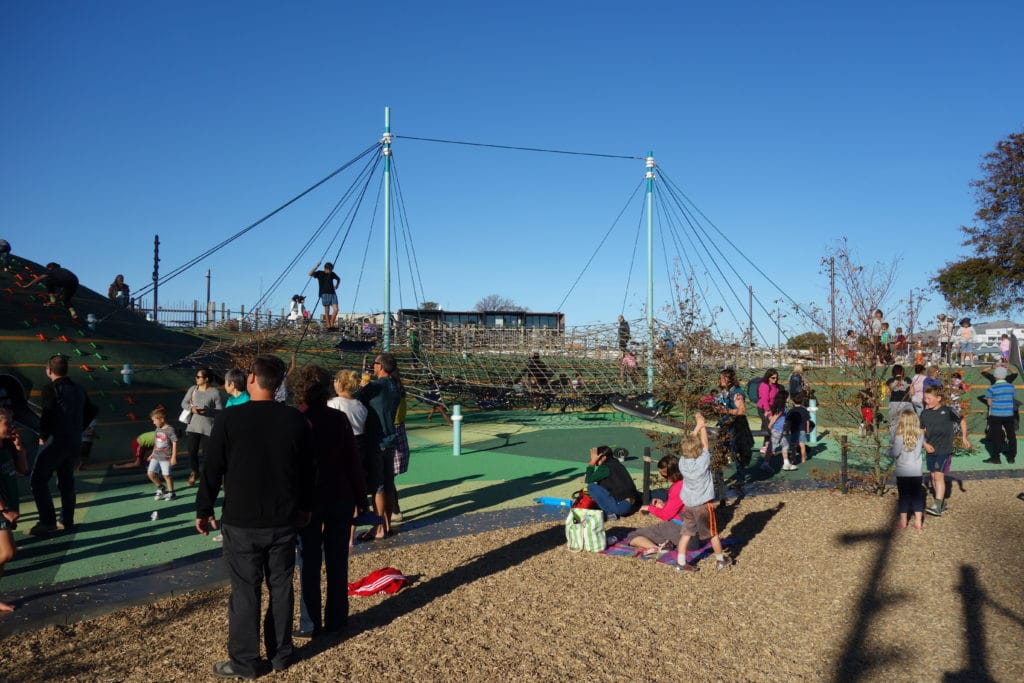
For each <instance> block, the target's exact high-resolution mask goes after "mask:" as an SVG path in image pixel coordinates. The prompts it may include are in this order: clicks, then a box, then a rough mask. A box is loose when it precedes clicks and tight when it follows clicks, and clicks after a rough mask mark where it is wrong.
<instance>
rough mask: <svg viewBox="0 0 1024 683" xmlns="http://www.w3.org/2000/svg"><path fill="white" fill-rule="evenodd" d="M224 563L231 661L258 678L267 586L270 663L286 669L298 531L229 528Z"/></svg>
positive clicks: (266, 628) (265, 629) (266, 640)
mask: <svg viewBox="0 0 1024 683" xmlns="http://www.w3.org/2000/svg"><path fill="white" fill-rule="evenodd" d="M222 533H223V535H224V563H225V565H227V569H228V576H229V578H230V579H231V596H230V597H229V598H228V656H229V657H231V666H232V667H233V668H234V670H235V671H236V672H238V673H239V674H241V675H243V676H255V675H256V673H257V665H258V664H259V661H260V599H261V597H262V593H263V582H264V580H265V581H266V583H267V588H268V589H269V590H270V602H269V604H268V605H267V613H266V615H265V617H264V619H263V643H264V646H265V647H266V650H267V659H269V660H270V663H271V664H272V665H273V666H274V668H278V669H283V668H284V667H286V666H287V665H288V663H289V660H290V659H291V655H292V650H293V647H292V610H293V609H294V607H295V593H294V591H293V589H292V577H293V575H294V573H295V528H294V527H290V526H289V527H274V528H269V529H247V528H243V527H238V526H234V525H230V524H224V525H223V529H222Z"/></svg>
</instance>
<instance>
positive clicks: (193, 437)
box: [185, 432, 210, 472]
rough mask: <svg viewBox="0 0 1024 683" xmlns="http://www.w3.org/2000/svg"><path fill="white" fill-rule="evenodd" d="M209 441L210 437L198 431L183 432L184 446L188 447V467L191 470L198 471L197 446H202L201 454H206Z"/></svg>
mask: <svg viewBox="0 0 1024 683" xmlns="http://www.w3.org/2000/svg"><path fill="white" fill-rule="evenodd" d="M209 443H210V437H208V436H206V434H199V433H198V432H185V447H186V448H188V468H189V469H190V470H192V471H193V472H198V471H199V448H200V447H202V449H203V455H205V454H206V446H207V444H209Z"/></svg>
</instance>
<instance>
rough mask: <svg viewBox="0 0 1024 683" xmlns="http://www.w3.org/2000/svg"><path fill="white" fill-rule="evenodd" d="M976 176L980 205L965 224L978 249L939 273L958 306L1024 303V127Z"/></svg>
mask: <svg viewBox="0 0 1024 683" xmlns="http://www.w3.org/2000/svg"><path fill="white" fill-rule="evenodd" d="M981 171H982V173H983V177H982V178H981V179H980V180H975V181H972V182H971V187H973V188H974V190H975V192H974V195H975V199H976V201H977V203H978V210H977V211H976V212H975V214H974V218H975V222H974V224H973V225H965V226H961V228H960V229H961V230H962V231H963V233H964V235H965V237H966V239H965V240H964V242H963V243H964V246H969V247H973V249H974V254H973V255H972V256H970V257H968V258H965V259H962V260H960V261H953V262H951V263H947V264H946V266H945V267H943V268H942V269H941V270H939V272H938V274H937V275H936V276H935V277H934V278H933V280H932V281H933V282H934V283H935V285H936V287H937V288H938V289H939V291H940V292H941V293H942V295H943V296H944V297H945V298H946V301H947V302H949V304H950V305H951V306H952V307H954V308H960V309H966V310H974V311H978V312H979V313H994V312H997V311H1002V312H1005V311H1009V310H1010V309H1013V308H1017V307H1019V306H1021V305H1024V132H1020V133H1012V134H1010V135H1009V136H1008V137H1007V138H1006V139H1004V140H1000V141H999V142H998V143H996V147H995V149H994V150H992V151H991V152H989V153H988V154H986V155H985V156H984V158H983V161H982V164H981Z"/></svg>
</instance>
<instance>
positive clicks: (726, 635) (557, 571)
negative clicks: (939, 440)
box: [0, 480, 1024, 682]
mask: <svg viewBox="0 0 1024 683" xmlns="http://www.w3.org/2000/svg"><path fill="white" fill-rule="evenodd" d="M965 486H966V488H967V490H966V492H960V491H957V492H956V493H955V494H954V497H953V499H952V501H951V505H950V511H949V512H948V513H947V514H946V515H945V516H943V517H942V518H939V519H932V518H929V519H927V520H926V527H925V529H924V531H914V530H912V529H907V530H899V531H897V530H894V529H893V524H892V522H893V518H894V506H895V496H894V495H890V496H887V497H885V498H883V499H879V498H877V497H871V496H868V495H864V494H857V495H846V496H843V495H840V494H838V493H834V492H829V491H812V492H790V493H784V494H778V495H767V496H758V497H753V498H746V499H744V500H742V501H740V502H739V503H736V504H730V505H729V506H728V507H726V508H725V509H723V510H722V511H721V513H722V515H723V517H724V518H725V519H724V520H723V521H725V522H726V523H725V524H724V525H723V527H724V533H723V536H724V537H725V538H732V539H734V541H733V543H732V544H731V545H730V547H729V551H730V553H731V554H732V555H733V557H734V558H735V559H736V566H735V567H734V568H732V569H731V570H725V571H721V572H718V571H715V569H714V562H713V560H704V561H702V562H701V564H700V567H701V570H700V571H699V572H698V573H696V574H693V575H683V574H680V573H678V572H675V571H673V570H672V569H671V568H670V567H667V566H666V565H663V564H659V563H655V562H651V561H641V560H637V559H630V558H615V557H608V556H603V555H594V554H573V553H570V552H568V551H567V550H566V549H565V547H564V534H563V530H562V528H561V526H557V525H552V524H547V523H544V524H534V525H530V526H526V527H521V528H515V529H508V530H503V531H496V532H489V533H482V534H478V535H475V536H470V537H462V538H456V539H450V540H442V541H436V542H433V543H429V544H421V545H414V546H405V547H400V548H394V549H390V550H380V551H373V552H368V553H360V554H358V555H355V556H353V557H352V559H351V563H350V572H351V576H352V577H358V576H362V575H364V574H366V573H368V572H369V571H371V570H372V569H375V568H378V567H382V566H394V567H397V568H399V569H401V570H402V571H403V572H405V573H406V574H408V575H412V576H415V577H416V583H415V585H413V586H412V587H410V588H406V589H405V590H403V591H402V592H400V593H398V594H396V595H392V596H378V597H372V598H353V599H352V601H351V620H350V631H349V633H348V634H347V636H346V637H344V638H323V639H316V640H313V641H310V642H308V644H306V645H304V646H302V647H301V648H300V649H299V656H298V661H296V662H295V664H294V665H293V666H292V667H291V668H290V669H289V670H288V671H286V672H283V673H274V674H268V675H267V676H266V677H267V678H268V679H269V680H273V681H341V680H352V681H495V680H508V681H565V680H574V679H576V680H579V679H581V678H582V679H586V680H595V681H613V680H615V681H617V680H635V681H661V680H664V681H669V680H711V681H824V680H865V681H874V680H885V681H887V682H889V681H942V680H962V681H967V680H971V681H974V680H997V681H1020V680H1024V648H1021V643H1024V572H1022V562H1021V560H1022V557H1024V552H1022V548H1024V501H1021V500H1019V499H1018V498H1017V497H1016V496H1017V494H1018V493H1019V492H1020V491H1021V489H1022V482H1021V481H1020V480H994V481H968V482H965ZM646 521H647V520H644V519H640V518H632V519H629V520H623V521H622V522H619V523H616V524H615V525H613V529H612V531H613V532H614V531H615V530H616V529H625V528H627V527H629V526H631V524H635V525H637V526H639V525H641V524H643V523H645V522H646ZM226 604H227V590H226V589H220V590H214V591H207V592H201V593H196V594H193V595H187V596H181V597H176V598H171V599H166V600H162V601H159V602H155V603H153V604H150V605H145V606H138V607H132V608H129V609H125V610H122V611H120V612H116V613H113V614H110V615H108V616H105V617H102V618H98V619H94V620H91V621H85V622H80V623H77V624H74V625H72V626H64V627H47V628H45V629H42V630H40V631H36V632H32V633H27V634H26V633H23V634H19V635H16V636H13V637H11V638H8V639H7V640H6V641H5V642H4V643H3V648H2V649H0V672H2V674H0V677H2V678H3V679H4V680H9V681H49V680H62V681H194V680H209V679H212V678H213V677H212V675H211V674H210V666H211V665H212V663H213V662H214V661H216V660H219V659H223V658H225V657H226V651H225V630H226V622H227V608H226Z"/></svg>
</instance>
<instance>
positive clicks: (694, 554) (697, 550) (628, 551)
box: [599, 538, 732, 566]
mask: <svg viewBox="0 0 1024 683" xmlns="http://www.w3.org/2000/svg"><path fill="white" fill-rule="evenodd" d="M699 543H700V541H698V542H697V544H699ZM697 544H694V543H691V548H690V550H687V551H686V561H687V562H696V561H697V560H700V559H702V558H704V557H706V556H708V555H710V554H711V540H710V539H708V540H707V541H705V542H704V543H703V544H701V545H699V547H698V545H697ZM731 544H732V539H727V538H723V539H722V546H724V547H725V546H729V545H731ZM640 553H641V551H640V549H639V548H634V547H633V546H631V545H629V542H628V541H627V540H626V539H624V538H623V539H621V540H617V541H616V542H615V543H613V544H611V545H609V546H608V547H607V548H605V549H604V550H602V551H601V552H600V553H599V554H601V555H612V556H613V557H639V558H640V559H642V560H655V561H657V562H661V563H662V564H667V565H670V566H675V565H676V563H677V561H678V559H679V551H677V550H662V551H661V552H659V553H657V554H655V555H647V556H643V555H641V554H640Z"/></svg>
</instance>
